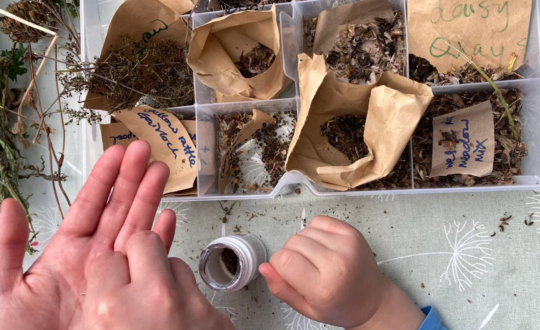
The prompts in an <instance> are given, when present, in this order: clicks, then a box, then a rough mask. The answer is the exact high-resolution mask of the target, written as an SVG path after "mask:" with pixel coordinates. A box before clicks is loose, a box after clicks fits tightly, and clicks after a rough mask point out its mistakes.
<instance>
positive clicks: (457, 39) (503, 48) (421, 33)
mask: <svg viewBox="0 0 540 330" xmlns="http://www.w3.org/2000/svg"><path fill="white" fill-rule="evenodd" d="M407 5H408V8H407V10H408V24H409V28H408V30H409V52H410V53H411V54H414V55H416V56H420V57H423V58H426V59H427V60H428V61H430V62H431V63H432V64H433V65H434V66H435V67H437V69H438V70H439V71H440V72H449V71H451V70H452V68H456V69H457V68H459V67H461V66H463V65H464V64H465V63H466V62H465V60H464V59H463V58H462V57H461V56H460V55H459V52H458V51H457V50H456V49H453V48H452V47H450V46H449V45H448V43H450V44H451V45H453V46H454V47H455V48H457V49H459V50H460V51H461V52H463V53H465V54H466V55H467V56H468V57H470V58H472V59H473V61H474V62H475V63H476V64H477V65H479V66H487V65H490V66H491V67H492V68H499V67H505V68H507V67H508V64H509V61H510V59H511V58H512V55H511V54H512V53H515V54H516V55H517V60H516V62H515V64H514V68H518V67H519V66H520V65H521V64H523V62H524V60H525V50H526V46H527V38H528V32H529V22H530V16H531V8H532V0H513V1H512V0H471V1H462V0H461V1H460V0H444V1H443V0H409V1H407Z"/></svg>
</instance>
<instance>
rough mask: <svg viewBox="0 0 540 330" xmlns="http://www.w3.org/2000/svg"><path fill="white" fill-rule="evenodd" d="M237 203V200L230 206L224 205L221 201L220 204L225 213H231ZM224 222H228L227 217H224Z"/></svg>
mask: <svg viewBox="0 0 540 330" xmlns="http://www.w3.org/2000/svg"><path fill="white" fill-rule="evenodd" d="M235 205H236V202H234V203H232V204H231V206H230V207H227V206H223V203H221V202H219V206H220V207H221V210H223V212H225V215H231V212H232V210H233V208H234V206H235ZM223 223H227V218H226V217H223Z"/></svg>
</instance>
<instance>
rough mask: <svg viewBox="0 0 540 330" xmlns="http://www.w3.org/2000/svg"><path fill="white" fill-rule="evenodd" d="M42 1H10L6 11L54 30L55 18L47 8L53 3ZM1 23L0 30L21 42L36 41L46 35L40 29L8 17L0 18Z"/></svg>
mask: <svg viewBox="0 0 540 330" xmlns="http://www.w3.org/2000/svg"><path fill="white" fill-rule="evenodd" d="M43 2H44V3H45V4H44V3H42V2H38V1H32V0H21V1H19V2H15V3H11V4H9V5H8V6H7V7H6V10H7V12H9V13H11V14H13V15H15V16H18V17H20V18H23V19H25V20H27V21H30V22H32V23H35V24H37V25H39V26H43V27H45V28H47V29H50V30H55V26H56V20H55V19H54V17H53V15H52V13H51V11H50V10H49V8H52V7H53V6H54V5H53V4H51V3H50V2H48V0H44V1H43ZM0 21H1V23H2V32H3V33H4V34H7V35H8V36H9V37H10V38H11V40H13V41H15V42H21V43H29V42H38V41H39V40H40V39H41V38H43V37H45V36H47V34H45V33H44V32H42V31H39V30H36V29H34V28H32V27H29V26H27V25H25V24H23V23H21V22H18V21H16V20H14V19H12V18H9V17H2V18H0Z"/></svg>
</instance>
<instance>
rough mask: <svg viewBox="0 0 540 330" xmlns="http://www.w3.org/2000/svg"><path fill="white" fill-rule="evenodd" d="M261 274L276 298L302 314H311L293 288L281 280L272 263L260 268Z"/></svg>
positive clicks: (307, 306)
mask: <svg viewBox="0 0 540 330" xmlns="http://www.w3.org/2000/svg"><path fill="white" fill-rule="evenodd" d="M259 272H260V273H261V275H262V276H264V278H265V279H266V284H267V285H268V290H270V292H271V293H272V294H273V295H274V296H276V298H278V299H280V300H282V301H284V302H286V303H287V305H289V306H291V307H292V308H293V309H295V310H296V311H297V312H300V313H301V314H308V313H309V305H308V303H307V302H306V301H305V299H304V297H302V296H301V295H300V294H299V293H298V292H297V291H296V290H295V289H294V288H293V287H291V286H290V285H289V284H288V283H287V282H285V281H284V280H283V278H281V276H280V275H279V273H278V272H277V271H276V269H275V268H274V267H273V266H272V265H271V264H270V263H264V264H261V265H260V266H259Z"/></svg>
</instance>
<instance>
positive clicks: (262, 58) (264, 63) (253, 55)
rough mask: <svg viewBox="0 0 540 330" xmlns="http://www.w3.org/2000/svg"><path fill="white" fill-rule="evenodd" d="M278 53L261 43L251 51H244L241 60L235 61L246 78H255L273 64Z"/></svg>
mask: <svg viewBox="0 0 540 330" xmlns="http://www.w3.org/2000/svg"><path fill="white" fill-rule="evenodd" d="M275 59H276V54H274V52H273V51H272V50H271V49H270V48H268V47H266V46H265V45H263V44H259V45H258V46H257V47H255V48H253V49H252V50H251V51H250V52H249V53H247V54H245V55H244V53H242V55H241V56H240V60H239V61H238V62H236V63H235V65H236V67H237V68H238V70H240V73H241V74H242V76H243V77H244V78H253V77H255V76H258V75H260V74H262V73H265V72H266V70H268V69H269V68H270V66H272V63H274V60H275Z"/></svg>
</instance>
